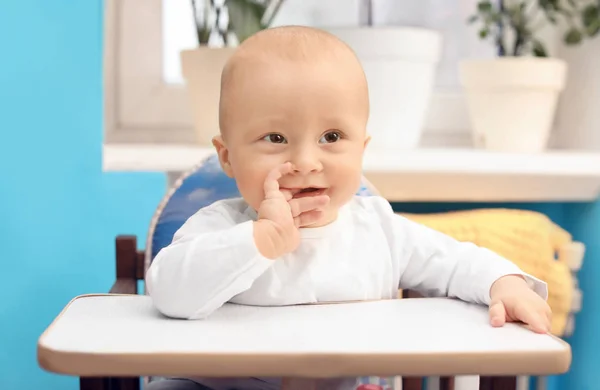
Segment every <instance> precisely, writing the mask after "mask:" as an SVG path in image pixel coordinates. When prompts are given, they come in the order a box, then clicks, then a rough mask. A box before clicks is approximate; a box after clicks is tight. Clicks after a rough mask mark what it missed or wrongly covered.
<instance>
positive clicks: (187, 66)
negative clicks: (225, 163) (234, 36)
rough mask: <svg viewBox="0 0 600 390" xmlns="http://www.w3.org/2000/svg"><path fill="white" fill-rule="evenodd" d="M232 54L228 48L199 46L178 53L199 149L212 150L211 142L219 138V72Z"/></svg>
mask: <svg viewBox="0 0 600 390" xmlns="http://www.w3.org/2000/svg"><path fill="white" fill-rule="evenodd" d="M233 51H234V48H231V47H227V48H211V47H206V46H202V47H198V48H196V49H193V50H184V51H182V52H181V70H182V75H183V78H184V79H185V83H186V90H187V94H188V97H189V102H190V107H191V113H192V118H193V120H194V131H195V132H196V140H197V143H198V145H199V146H209V147H212V138H213V137H214V136H215V135H217V134H219V97H220V87H221V71H222V70H223V67H224V66H225V63H226V62H227V60H228V59H229V57H230V56H231V54H232V53H233Z"/></svg>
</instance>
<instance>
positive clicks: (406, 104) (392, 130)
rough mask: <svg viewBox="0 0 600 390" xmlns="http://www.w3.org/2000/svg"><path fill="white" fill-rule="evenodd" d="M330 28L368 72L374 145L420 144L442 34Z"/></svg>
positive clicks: (389, 147) (383, 147)
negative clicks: (351, 50) (352, 51)
mask: <svg viewBox="0 0 600 390" xmlns="http://www.w3.org/2000/svg"><path fill="white" fill-rule="evenodd" d="M327 30H328V31H329V32H331V33H332V34H334V35H336V36H337V37H339V38H340V39H341V40H342V41H344V42H346V44H348V45H349V46H350V47H351V48H352V49H353V50H354V51H355V52H356V54H357V56H358V58H359V60H360V61H361V63H362V65H363V68H364V70H365V74H366V77H367V81H368V83H369V100H370V105H371V112H370V117H369V123H368V125H367V127H368V129H367V130H368V132H369V134H370V135H371V137H372V139H371V141H370V143H369V148H370V149H376V150H399V149H411V148H415V147H417V146H418V145H419V141H420V139H421V133H422V130H423V124H424V122H425V115H426V112H427V108H428V106H429V100H430V97H431V93H432V91H433V88H434V82H435V71H436V65H437V63H438V61H439V58H440V55H441V46H442V38H441V35H440V34H439V33H437V32H435V31H433V30H427V29H419V28H408V27H358V28H328V29H327Z"/></svg>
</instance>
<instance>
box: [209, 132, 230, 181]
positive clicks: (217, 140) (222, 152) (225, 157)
mask: <svg viewBox="0 0 600 390" xmlns="http://www.w3.org/2000/svg"><path fill="white" fill-rule="evenodd" d="M212 144H213V146H214V147H215V149H216V150H217V155H218V156H219V162H220V163H221V168H222V169H223V172H225V174H226V175H227V176H229V177H231V178H233V169H231V164H230V163H229V150H228V149H227V147H226V146H225V143H224V142H223V137H221V136H220V135H217V136H215V137H213V139H212Z"/></svg>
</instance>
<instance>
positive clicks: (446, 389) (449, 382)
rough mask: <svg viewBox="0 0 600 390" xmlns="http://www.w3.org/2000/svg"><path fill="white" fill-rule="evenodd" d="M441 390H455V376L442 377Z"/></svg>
mask: <svg viewBox="0 0 600 390" xmlns="http://www.w3.org/2000/svg"><path fill="white" fill-rule="evenodd" d="M440 390H454V377H453V376H442V377H440Z"/></svg>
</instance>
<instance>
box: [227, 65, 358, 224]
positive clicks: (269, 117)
mask: <svg viewBox="0 0 600 390" xmlns="http://www.w3.org/2000/svg"><path fill="white" fill-rule="evenodd" d="M231 87H232V88H233V90H232V91H231V93H230V95H229V98H228V101H227V104H228V105H229V106H228V107H230V108H229V109H228V110H227V116H226V119H225V121H224V122H223V125H224V126H223V127H224V128H222V133H223V137H222V138H217V141H216V142H215V145H216V146H217V149H218V150H220V153H219V154H220V156H221V161H222V163H223V166H224V168H225V171H226V172H227V173H228V174H229V175H230V176H231V177H234V178H235V180H236V182H237V185H238V188H239V190H240V193H241V195H242V196H243V197H244V198H245V200H246V202H248V204H249V205H250V206H251V207H253V208H254V209H255V210H257V209H258V208H259V206H260V203H261V202H262V200H263V199H264V189H263V184H264V180H265V178H266V176H267V174H268V173H269V172H270V171H271V170H272V169H273V168H275V167H277V166H279V165H280V164H283V163H286V162H288V161H289V162H291V163H292V165H293V167H294V171H293V173H291V174H289V175H286V176H284V177H282V178H281V179H280V181H279V183H280V187H281V188H286V189H292V190H293V192H294V193H297V195H295V196H298V197H299V196H307V194H305V193H304V194H303V192H304V191H310V189H322V190H321V191H319V193H325V194H326V195H328V196H329V197H330V203H329V206H328V207H327V209H326V210H324V211H325V212H324V216H323V219H322V220H321V221H319V222H318V223H316V224H315V225H314V226H321V225H325V224H327V223H329V222H331V221H332V220H334V219H335V218H336V216H337V211H338V209H339V208H340V207H341V206H342V205H343V204H344V203H346V202H348V201H349V200H350V199H351V198H352V196H353V195H354V194H355V193H356V191H357V189H358V188H359V186H360V180H361V174H362V169H361V168H362V157H363V151H364V149H365V146H366V144H367V137H366V124H367V119H368V110H369V108H368V93H367V91H366V85H365V83H364V81H361V79H360V73H358V74H357V68H356V66H354V65H351V66H348V67H345V66H344V65H343V64H340V63H334V62H332V61H323V62H311V61H306V62H302V63H298V62H295V63H292V62H291V61H275V62H272V63H262V64H260V65H259V64H248V65H245V66H244V68H242V69H239V70H238V74H237V75H236V77H235V79H234V80H233V81H232V86H231ZM300 191H303V192H300Z"/></svg>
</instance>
